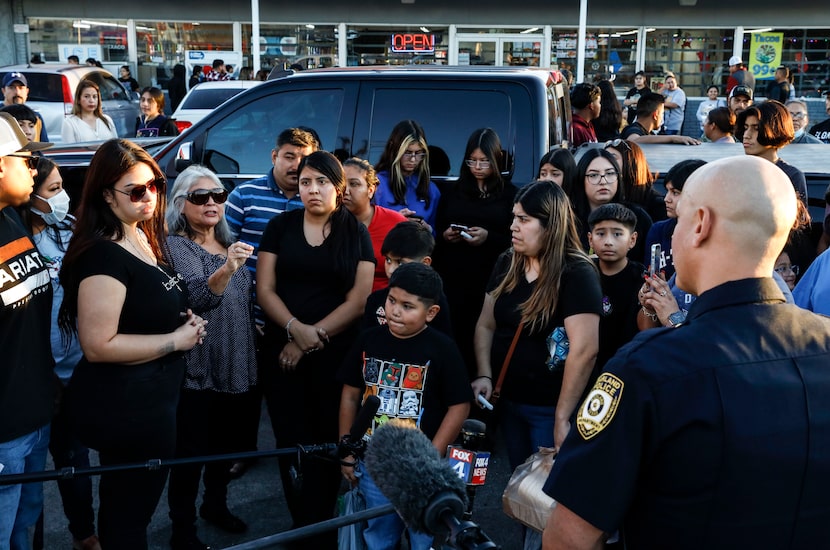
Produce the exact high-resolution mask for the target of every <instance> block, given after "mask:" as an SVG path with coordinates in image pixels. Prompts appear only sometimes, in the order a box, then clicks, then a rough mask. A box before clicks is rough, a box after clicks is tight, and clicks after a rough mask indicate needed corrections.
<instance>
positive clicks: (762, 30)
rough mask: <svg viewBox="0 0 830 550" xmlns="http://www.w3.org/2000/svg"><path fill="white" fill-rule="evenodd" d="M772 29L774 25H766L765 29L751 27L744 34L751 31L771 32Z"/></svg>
mask: <svg viewBox="0 0 830 550" xmlns="http://www.w3.org/2000/svg"><path fill="white" fill-rule="evenodd" d="M770 31H772V27H766V28H764V29H749V30H745V31H744V34H750V33H753V32H770Z"/></svg>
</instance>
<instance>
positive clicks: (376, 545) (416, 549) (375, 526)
mask: <svg viewBox="0 0 830 550" xmlns="http://www.w3.org/2000/svg"><path fill="white" fill-rule="evenodd" d="M355 476H357V477H358V478H359V479H360V482H359V483H358V488H359V489H360V492H361V493H362V494H363V498H365V499H366V509H367V510H368V509H369V508H374V507H375V506H382V505H384V504H388V503H389V499H388V498H386V497H385V496H383V493H381V492H380V489H378V486H377V485H375V482H374V481H372V478H371V477H369V472H367V471H366V467H365V466H364V465H363V463H362V462H361V463H358V465H357V467H356V468H355ZM368 524H369V526H368V527H367V528H366V530H365V531H363V540H364V541H366V548H367V549H368V550H392V549H394V548H397V547H398V541H400V540H401V535H402V534H403V530H404V529H405V528H406V525H404V522H403V520H402V519H401V518H400V516H399V515H398V514H395V513H392V514H387V515H385V516H381V517H379V518H375V519H370V520H369V521H368ZM432 539H433V537H432V536H431V535H427V534H426V533H421V532H418V531H414V530H412V529H409V548H410V549H411V550H429V549H430V547H431V546H432Z"/></svg>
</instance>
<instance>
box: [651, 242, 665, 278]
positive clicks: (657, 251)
mask: <svg viewBox="0 0 830 550" xmlns="http://www.w3.org/2000/svg"><path fill="white" fill-rule="evenodd" d="M661 254H662V247H661V246H660V245H659V244H653V245H651V262H649V265H648V274H649V276H651V275H654V274H656V273H660V255H661Z"/></svg>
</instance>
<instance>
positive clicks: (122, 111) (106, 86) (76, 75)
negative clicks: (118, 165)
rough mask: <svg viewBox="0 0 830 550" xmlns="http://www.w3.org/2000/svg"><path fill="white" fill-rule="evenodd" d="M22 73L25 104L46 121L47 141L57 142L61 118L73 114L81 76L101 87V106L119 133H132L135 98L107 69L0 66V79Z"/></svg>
mask: <svg viewBox="0 0 830 550" xmlns="http://www.w3.org/2000/svg"><path fill="white" fill-rule="evenodd" d="M11 72H19V73H23V75H24V76H25V77H26V80H27V81H28V84H29V99H28V100H27V101H26V105H28V106H29V107H31V108H32V109H34V110H35V111H37V112H39V113H40V115H41V116H42V117H43V122H44V123H45V124H46V132H47V133H48V135H49V141H52V142H55V143H60V142H61V141H63V139H62V138H61V126H62V125H63V119H64V117H65V116H67V115H71V114H72V104H73V102H74V101H75V89H76V88H77V87H78V83H80V82H81V81H82V80H84V79H89V80H92V81H93V82H95V83H96V84H97V85H98V87H99V88H100V90H101V100H102V102H103V103H102V108H103V110H104V112H105V113H106V114H108V115H109V116H111V117H112V120H113V122H115V127H116V130H117V131H118V135H119V136H121V137H130V136H133V135H134V134H135V119H136V118H137V117H138V115H139V114H140V111H139V109H138V101H135V100H133V99H130V95H129V93H127V91H126V90H125V89H124V87H123V86H122V85H121V83H120V82H118V79H117V78H115V77H114V76H113V75H112V73H110V72H109V71H107V70H106V69H101V68H99V67H89V66H86V65H59V64H49V63H46V64H43V65H7V66H5V67H2V68H0V79H1V78H3V77H4V76H5V75H6V73H11Z"/></svg>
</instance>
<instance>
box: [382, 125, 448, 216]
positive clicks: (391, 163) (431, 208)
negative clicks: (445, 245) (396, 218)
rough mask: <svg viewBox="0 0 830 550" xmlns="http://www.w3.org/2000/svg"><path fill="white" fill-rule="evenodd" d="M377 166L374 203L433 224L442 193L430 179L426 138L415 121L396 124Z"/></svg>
mask: <svg viewBox="0 0 830 550" xmlns="http://www.w3.org/2000/svg"><path fill="white" fill-rule="evenodd" d="M376 168H377V171H378V189H377V193H375V204H377V205H379V206H383V207H384V208H391V209H392V210H397V211H399V212H400V213H401V214H403V215H404V216H406V217H408V218H411V219H413V220H417V221H420V222H422V223H425V224H427V225H428V226H429V227H430V229H431V228H433V227H435V215H436V211H437V209H438V199H439V198H440V196H441V192H440V191H439V190H438V187H437V186H436V185H435V183H433V182H432V180H431V179H430V173H429V149H428V147H427V139H426V136H425V134H424V129H423V128H421V126H420V125H419V124H418V123H417V122H415V121H414V120H403V121H401V122H399V123H398V124H396V125H395V127H394V128H393V129H392V133H391V135H390V136H389V140H388V141H387V142H386V148H385V149H384V150H383V154H382V155H381V156H380V160H379V161H378V163H377V167H376Z"/></svg>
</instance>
